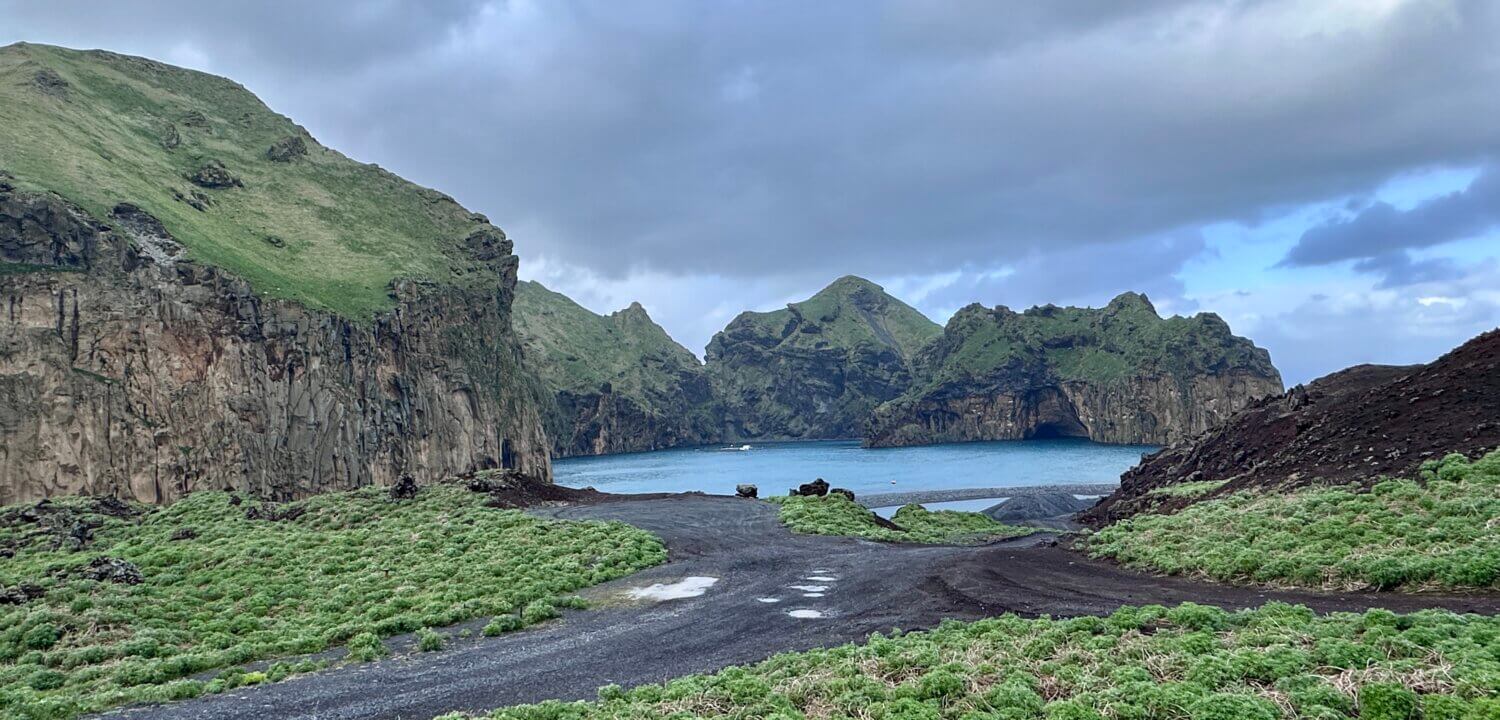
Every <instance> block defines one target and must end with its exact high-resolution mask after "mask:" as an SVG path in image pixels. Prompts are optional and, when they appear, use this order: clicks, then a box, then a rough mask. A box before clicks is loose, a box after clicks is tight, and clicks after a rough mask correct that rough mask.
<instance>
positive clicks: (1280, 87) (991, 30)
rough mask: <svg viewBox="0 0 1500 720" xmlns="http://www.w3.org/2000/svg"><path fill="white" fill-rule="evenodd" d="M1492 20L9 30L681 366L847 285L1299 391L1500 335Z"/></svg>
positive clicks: (1183, 10)
mask: <svg viewBox="0 0 1500 720" xmlns="http://www.w3.org/2000/svg"><path fill="white" fill-rule="evenodd" d="M1496 37H1500V3H1493V2H1487V1H1485V0H1475V1H1474V2H1466V1H1463V0H1322V1H1320V2H1292V1H1284V0H1264V1H1258V0H1215V1H1208V0H1202V1H1200V0H1142V1H1140V2H1131V3H1121V2H1116V1H1115V0H1071V1H1070V0H1052V1H1049V2H1037V3H1030V4H1023V3H1000V2H991V1H990V0H954V1H953V2H933V1H928V2H915V1H914V2H895V1H882V0H859V1H854V0H829V1H827V2H816V3H809V2H805V1H800V0H799V1H792V2H778V1H776V0H756V1H755V2H749V1H741V0H719V1H715V2H701V1H700V0H680V1H657V0H637V1H633V2H629V3H622V2H616V1H614V0H600V1H598V2H592V1H583V0H579V1H573V0H512V1H504V0H489V1H486V0H424V1H418V0H410V1H407V0H372V1H370V2H331V1H328V2H321V1H320V2H306V1H305V0H299V1H298V2H282V1H280V0H269V1H266V2H254V3H204V2H201V1H199V0H191V1H189V0H163V1H160V2H150V3H147V2H128V1H116V2H110V3H96V2H86V1H83V0H37V1H35V2H21V1H17V0H0V44H6V43H10V42H13V41H21V40H25V41H31V42H43V43H53V44H59V45H65V46H69V47H76V48H96V47H97V48H106V49H110V50H114V51H117V52H124V53H131V54H137V55H144V56H148V57H152V58H155V59H158V60H162V61H165V62H170V63H174V64H178V65H184V66H188V67H192V68H196V69H200V70H205V71H208V72H213V73H217V74H221V75H226V76H228V77H231V78H233V79H235V80H237V81H239V82H241V83H242V84H244V85H245V86H246V87H248V88H249V89H250V90H252V91H253V92H255V93H256V94H257V95H259V96H260V97H261V99H263V100H265V101H266V102H267V104H269V105H270V106H271V107H272V108H273V109H275V110H277V111H278V112H281V113H283V114H286V115H288V116H290V117H292V118H293V119H294V120H296V121H297V122H299V123H301V124H302V125H304V126H305V127H307V128H308V130H309V131H310V132H311V133H312V134H313V135H314V136H315V137H316V138H318V139H319V141H320V142H322V143H323V144H325V145H328V146H330V147H334V148H336V149H338V150H340V151H342V152H344V153H345V154H347V155H349V156H351V157H354V158H356V159H359V160H362V161H365V162H374V163H378V164H380V165H381V166H383V167H386V168H388V169H390V170H392V171H394V172H397V173H398V174H401V175H403V176H404V177H407V178H408V179H411V180H413V181H415V182H418V183H421V184H423V185H428V186H431V187H436V188H439V189H441V190H443V191H444V192H447V193H449V194H451V195H453V196H454V197H455V198H457V199H458V200H459V201H460V202H462V203H463V204H464V205H465V206H467V207H469V208H470V209H472V210H476V211H479V212H483V213H485V214H486V215H488V216H489V217H490V218H491V219H492V220H493V221H495V222H496V223H497V224H499V225H500V226H501V227H503V228H504V229H505V230H506V232H507V233H508V234H509V235H510V236H511V237H512V238H513V239H514V240H515V243H516V252H517V254H519V255H520V256H521V260H522V264H521V274H522V277H524V278H529V279H535V280H539V281H541V282H543V283H544V284H546V285H548V286H549V287H552V288H553V289H555V290H558V291H561V292H564V293H566V294H568V295H569V296H571V297H573V298H574V299H575V300H578V301H579V302H581V303H582V304H584V305H585V306H587V307H589V308H591V309H593V310H595V311H597V312H608V311H611V310H615V309H619V308H623V307H625V306H626V305H628V304H629V303H630V302H631V301H640V302H641V303H642V304H643V305H645V307H646V308H647V310H648V311H649V312H650V313H651V315H652V317H653V318H655V319H656V320H657V322H658V323H660V324H661V325H662V326H664V327H665V328H666V329H667V330H668V331H669V332H670V333H671V334H672V335H673V337H675V338H676V339H677V340H678V341H679V342H681V343H682V344H684V345H685V346H687V347H688V348H689V349H691V350H693V351H694V352H698V353H700V354H701V352H702V349H703V347H704V346H705V345H706V344H707V342H708V340H709V338H710V337H711V336H712V335H713V333H714V332H716V331H718V330H719V329H721V328H722V327H723V326H724V325H725V324H727V323H728V322H729V321H730V320H731V319H732V318H733V317H734V316H735V315H736V314H738V313H739V312H741V311H743V310H752V309H753V310H768V309H774V308H777V307H780V306H782V305H784V304H785V303H787V302H791V301H796V300H800V299H802V298H805V297H807V296H809V295H811V294H812V293H814V292H816V291H817V290H818V289H819V288H821V287H822V286H824V285H826V284H827V283H828V282H830V281H832V280H834V279H835V278H837V277H839V276H842V275H846V274H857V275H861V276H864V277H867V278H870V279H872V280H874V281H875V282H878V283H880V284H881V285H883V286H884V287H885V288H886V289H887V290H889V291H891V292H892V293H893V294H895V295H897V296H898V297H901V298H902V299H904V300H906V301H907V302H909V303H911V304H913V305H915V306H916V307H917V308H918V309H920V310H922V311H923V312H924V313H926V314H927V315H928V316H929V317H931V318H933V319H934V320H936V321H938V322H943V321H945V320H946V319H947V318H948V316H949V315H951V314H952V313H953V312H954V311H955V310H957V309H958V308H960V307H962V306H964V305H967V304H969V303H973V302H978V303H981V304H984V305H1007V306H1010V307H1012V308H1017V309H1019V308H1025V307H1029V306H1032V305H1036V304H1044V303H1056V304H1059V305H1064V304H1073V305H1095V306H1097V305H1102V304H1103V303H1105V302H1107V301H1108V300H1109V299H1110V298H1111V297H1113V296H1114V295H1116V294H1118V293H1120V292H1124V291H1127V290H1134V291H1140V292H1144V293H1146V294H1147V295H1148V296H1149V297H1150V298H1151V299H1152V301H1153V302H1154V303H1155V304H1156V306H1157V308H1158V310H1159V311H1161V312H1162V313H1164V314H1166V313H1177V314H1192V313H1196V312H1214V313H1218V314H1219V315H1220V316H1222V317H1223V318H1224V319H1225V320H1227V321H1228V322H1229V324H1230V326H1231V327H1232V328H1233V329H1234V331H1235V332H1236V333H1237V334H1240V335H1244V336H1246V337H1249V338H1251V339H1252V340H1254V341H1255V342H1256V343H1257V344H1259V345H1261V346H1262V347H1265V348H1267V349H1269V350H1270V352H1271V356H1272V360H1273V361H1274V362H1275V363H1276V365H1277V366H1278V367H1279V368H1280V369H1281V371H1282V374H1283V377H1284V379H1285V380H1286V382H1287V384H1288V385H1291V384H1295V383H1299V382H1305V381H1307V380H1310V379H1312V378H1315V377H1317V376H1320V375H1323V374H1326V373H1328V372H1332V371H1335V370H1338V369H1341V368H1343V367H1347V366H1349V365H1352V364H1357V363H1364V362H1380V363H1413V362H1425V361H1429V360H1431V359H1433V358H1435V357H1437V356H1438V355H1440V354H1442V353H1443V352H1444V351H1446V350H1448V349H1451V348H1452V347H1454V346H1455V345H1457V344H1459V343H1461V342H1463V341H1464V340H1466V339H1468V338H1470V337H1472V336H1474V335H1476V334H1478V333H1480V332H1482V331H1484V330H1487V329H1490V328H1494V327H1496V326H1497V325H1500V122H1496V118H1500V92H1497V91H1496V88H1500V42H1496V41H1495V38H1496Z"/></svg>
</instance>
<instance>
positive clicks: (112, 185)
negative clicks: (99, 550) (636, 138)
mask: <svg viewBox="0 0 1500 720" xmlns="http://www.w3.org/2000/svg"><path fill="white" fill-rule="evenodd" d="M0 170H4V171H6V173H5V175H4V176H0V297H3V298H4V301H5V306H4V308H3V317H0V503H11V502H17V501H24V500H30V499H34V498H38V497H45V496H50V495H57V494H64V493H93V494H114V495H120V496H124V497H130V498H135V499H138V500H143V501H147V502H167V501H170V500H173V499H176V498H178V497H181V496H182V495H183V494H185V493H187V492H191V491H193V490H197V489H203V488H233V489H241V490H247V491H251V492H254V493H256V494H259V495H263V496H267V497H272V498H277V499H288V498H295V497H301V496H305V495H308V494H311V493H315V492H320V491H324V490H330V489H345V488H351V487H356V486H360V485H366V484H371V483H388V482H390V481H392V480H393V479H394V478H396V477H397V476H399V475H400V474H401V473H404V472H412V473H414V474H417V475H419V476H429V477H430V476H436V475H442V474H448V473H455V472H462V471H464V470H469V469H478V468H487V467H499V466H508V467H513V468H516V469H518V470H520V471H522V472H525V473H528V474H531V475H536V476H540V477H549V476H550V465H549V461H548V457H547V441H546V437H545V433H544V431H543V429H542V425H541V420H540V416H539V413H538V410H537V404H536V395H537V393H536V383H535V381H534V380H532V379H530V378H528V377H527V376H526V375H525V374H524V373H523V372H522V370H521V366H520V350H519V344H518V343H517V341H516V338H515V335H514V332H513V331H512V329H511V303H512V297H513V293H514V286H515V271H516V258H515V256H514V255H512V254H511V243H510V241H509V240H508V239H506V238H505V235H504V233H502V232H501V231H500V230H499V229H498V228H495V227H494V226H492V225H490V224H489V222H488V221H487V220H486V219H485V218H483V217H482V216H479V215H474V214H472V213H469V212H468V211H466V210H464V209H463V208H462V207H460V206H459V205H458V204H457V203H455V202H454V201H453V200H452V199H451V198H449V197H447V196H445V195H443V194H441V193H438V192H435V191H432V190H426V189H423V188H420V187H417V186H415V185H412V184H410V183H408V182H406V181H404V180H401V179H400V178H398V177H396V176H394V175H391V174H390V173H387V172H385V171H383V170H381V169H379V168H377V167H375V166H371V165H363V164H360V163H356V162H354V161H351V160H349V159H348V158H345V157H344V156H342V155H340V154H338V153H336V152H334V151H332V150H329V149H327V148H324V147H322V146H321V145H319V144H318V143H317V142H316V141H315V140H313V139H312V138H311V137H310V136H308V135H307V134H306V132H305V131H303V130H302V129H301V128H299V127H297V126H296V125H294V124H293V123H292V122H291V121H290V120H288V119H286V118H284V117H282V116H280V115H277V114H275V113H274V112H272V111H270V110H269V109H268V108H266V107H265V106H264V105H263V104H261V103H260V101H259V100H257V99H256V98H255V97H254V96H253V95H251V94H250V93H249V92H248V91H246V90H245V89H244V88H242V87H240V86H239V85H236V84H235V83H233V82H230V81H228V80H224V79H222V78H218V77H214V76H211V75H206V74H203V73H197V72H193V71H188V70H183V69H180V68H174V67H171V66H168V65H164V64H161V63H156V62H153V61H150V60H144V59H140V58H133V57H125V56H121V55H115V54H112V53H103V52H77V51H70V50H63V49H59V48H52V47H46V46H37V45H12V46H9V47H6V48H0Z"/></svg>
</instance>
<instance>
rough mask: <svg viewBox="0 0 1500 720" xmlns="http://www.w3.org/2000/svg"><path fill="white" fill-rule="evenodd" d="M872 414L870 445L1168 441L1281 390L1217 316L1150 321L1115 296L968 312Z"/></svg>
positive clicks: (1254, 351) (1277, 378)
mask: <svg viewBox="0 0 1500 720" xmlns="http://www.w3.org/2000/svg"><path fill="white" fill-rule="evenodd" d="M912 375H913V380H912V382H911V383H910V385H909V387H908V388H907V389H906V391H905V392H904V393H903V394H902V395H901V396H900V397H899V398H896V399H894V400H892V401H891V402H888V403H886V404H885V405H883V406H881V407H880V408H879V409H878V410H877V411H876V412H875V414H874V418H873V420H872V421H871V423H870V432H869V434H868V435H867V436H866V438H865V439H866V443H867V444H868V445H871V446H876V447H888V446H899V445H917V444H926V443H933V442H968V441H975V440H1009V439H1020V438H1030V437H1048V436H1051V435H1063V436H1073V437H1088V438H1090V439H1093V440H1095V441H1098V442H1110V443H1146V444H1169V443H1172V442H1176V441H1177V440H1180V439H1183V438H1186V437H1191V436H1193V435H1195V434H1197V433H1200V432H1203V431H1204V430H1206V429H1207V428H1209V427H1212V426H1213V425H1214V424H1216V423H1218V422H1219V421H1221V420H1222V419H1224V418H1225V417H1228V416H1229V415H1230V414H1232V413H1233V412H1234V411H1236V410H1238V409H1239V408H1242V407H1244V406H1245V405H1247V404H1249V403H1250V402H1251V401H1253V400H1255V399H1257V398H1260V397H1264V396H1267V395H1270V394H1275V393H1280V392H1281V375H1280V374H1279V373H1278V372H1277V371H1276V368H1275V367H1274V366H1273V365H1272V364H1271V356H1270V354H1269V353H1267V352H1266V351H1265V350H1263V349H1261V348H1258V347H1256V346H1255V345H1254V344H1253V343H1251V342H1250V341H1249V340H1247V339H1245V338H1242V337H1238V336H1236V335H1234V334H1233V333H1232V332H1230V329H1229V325H1228V324H1226V323H1225V322H1224V321H1223V320H1222V319H1220V318H1219V317H1218V316H1217V315H1214V314H1212V313H1202V314H1199V315H1195V316H1193V317H1181V316H1172V317H1161V316H1160V315H1158V314H1157V312H1156V308H1155V307H1153V306H1152V305H1151V302H1150V301H1149V300H1147V299H1146V297H1145V296H1144V295H1141V294H1139V293H1133V292H1127V293H1123V294H1121V295H1119V296H1118V297H1116V298H1114V299H1113V300H1111V301H1110V302H1109V304H1108V305H1106V306H1105V307H1102V308H1082V307H1058V306H1056V305H1043V306H1040V307H1033V308H1031V309H1029V310H1026V311H1025V312H1019V313H1018V312H1015V311H1013V310H1011V309H1009V308H1006V307H1004V306H997V307H994V308H986V307H983V306H981V305H978V304H973V305H969V306H967V307H965V308H963V309H961V310H959V311H958V312H957V313H955V314H954V315H953V317H952V318H950V319H949V320H948V325H947V326H946V327H945V328H944V329H943V334H942V336H941V337H940V338H938V339H936V340H934V341H933V342H931V343H929V344H928V345H926V346H925V347H924V348H923V349H922V351H921V352H920V353H919V354H918V355H917V356H916V358H915V362H914V363H913V370H912Z"/></svg>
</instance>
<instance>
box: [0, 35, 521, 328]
mask: <svg viewBox="0 0 1500 720" xmlns="http://www.w3.org/2000/svg"><path fill="white" fill-rule="evenodd" d="M0 128H3V131H0V170H7V171H10V172H11V173H13V174H14V175H15V176H16V184H17V185H18V186H19V187H22V188H27V189H32V190H46V191H52V192H56V193H58V194H59V195H62V196H63V197H65V198H67V199H68V200H71V201H72V202H74V203H77V204H78V205H80V206H82V207H83V208H84V209H85V210H87V211H88V212H89V213H90V214H92V215H94V216H95V217H97V218H100V219H101V220H107V219H108V218H109V216H110V211H111V209H112V208H113V207H114V206H115V205H116V204H118V203H122V202H128V203H133V204H135V205H137V206H140V207H141V208H143V209H145V210H146V211H147V212H149V213H151V214H152V215H154V216H156V217H157V218H158V219H160V220H161V222H162V224H163V225H164V226H165V227H166V228H167V230H168V231H170V232H171V233H172V234H173V235H174V236H175V237H176V238H177V239H178V240H179V241H181V242H182V243H183V244H184V245H186V247H187V250H188V254H189V255H190V256H191V257H193V258H196V259H198V260H200V261H202V262H205V263H208V264H212V265H216V266H218V267H222V268H224V269H226V270H228V271H230V272H232V273H234V274H236V275H239V276H241V277H243V278H245V279H247V280H249V281H250V283H251V285H252V286H253V287H254V288H255V289H256V290H257V291H258V292H262V293H265V294H267V295H269V296H272V297H277V298H285V299H289V300H294V301H297V302H300V303H303V304H305V305H308V306H310V307H313V308H318V309H325V310H331V311H334V312H338V313H340V314H342V315H344V316H346V317H351V318H365V317H368V316H370V315H371V314H373V313H375V312H377V311H379V310H381V309H384V308H387V307H389V306H390V305H391V302H392V301H391V299H390V298H389V297H388V294H387V289H388V285H389V282H390V281H391V279H393V278H397V277H411V278H422V279H426V280H431V281H434V282H438V283H464V282H486V283H489V284H491V285H492V284H493V283H494V273H493V272H487V271H485V270H483V269H482V268H480V267H479V266H478V265H476V263H475V262H474V261H473V260H472V259H470V257H469V255H468V253H467V251H466V247H465V244H464V240H465V238H466V237H467V236H468V235H469V234H470V233H471V232H472V231H473V230H474V229H475V227H476V222H475V221H474V220H473V219H471V217H470V215H469V213H468V212H467V211H465V210H464V209H463V208H461V207H459V206H458V204H457V203H455V202H453V201H452V200H451V199H449V198H447V197H446V196H444V195H442V194H441V193H438V192H435V191H432V190H427V189H424V188H421V187H418V186H416V185H413V184H412V183H409V182H407V181H405V180H402V179H401V178H399V177H396V176H395V175H392V174H391V173H389V172H386V171H385V170H382V169H380V168H378V167H376V166H374V165H366V164H362V163H358V162H355V161H353V160H350V159H349V158H347V157H344V156H343V155H340V154H339V153H337V152H335V151H333V150H330V149H328V148H325V147H323V146H321V145H319V144H318V143H317V142H316V141H314V140H313V139H312V138H311V137H309V136H308V135H307V133H306V132H305V131H304V130H302V128H300V127H298V126H297V125H295V124H294V123H293V122H292V121H291V120H289V119H287V118H286V117H283V116H281V115H278V114H276V113H275V112H273V111H271V110H270V109H269V108H267V107H266V106H265V105H264V104H263V103H261V101H260V100H259V99H257V98H256V97H255V96H254V95H253V94H251V93H250V92H249V91H247V90H246V89H245V88H244V87H241V86H240V85H238V84H236V83H234V82H232V81H229V80H226V79H224V78H220V77H216V76H213V75H208V74H205V73H200V72H195V71H191V70H185V69H181V68H176V67H172V66H169V65H165V64H162V63H157V62H153V61H150V60H145V59H141V58H134V57H127V56H123V55H117V54H114V53H106V52H98V51H87V52H81V51H75V50H66V49H63V48H56V47H50V46H45V45H31V44H16V45H11V46H8V47H4V48H0ZM288 138H297V139H300V140H301V141H302V145H301V147H302V148H304V149H305V150H306V153H305V154H301V155H298V154H295V153H292V154H291V155H290V156H283V157H285V158H286V160H287V161H285V162H277V161H273V160H272V159H271V158H270V157H268V152H269V151H271V149H272V147H273V145H276V144H277V143H285V142H287V139H288ZM286 147H287V146H286V145H283V146H282V149H283V150H285V149H286ZM293 147H294V148H295V143H293ZM214 162H217V163H221V164H222V165H223V167H224V168H225V170H227V172H228V173H229V174H230V175H231V176H233V177H234V178H236V179H237V180H238V181H239V182H240V183H242V186H239V187H235V186H226V187H220V188H204V187H200V186H199V185H196V184H194V183H193V182H191V181H190V180H189V179H188V176H191V175H193V174H195V173H197V172H198V171H199V170H200V169H202V168H203V167H204V166H206V165H209V164H211V163H214ZM194 193H197V196H196V197H195V195H194ZM195 205H197V206H201V209H200V207H195Z"/></svg>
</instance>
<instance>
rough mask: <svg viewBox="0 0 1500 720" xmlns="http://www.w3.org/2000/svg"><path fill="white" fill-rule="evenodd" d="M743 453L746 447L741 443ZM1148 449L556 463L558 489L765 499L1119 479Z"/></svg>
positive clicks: (666, 454)
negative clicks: (754, 491) (809, 492)
mask: <svg viewBox="0 0 1500 720" xmlns="http://www.w3.org/2000/svg"><path fill="white" fill-rule="evenodd" d="M736 447H738V446H736ZM1153 450H1155V448H1154V447H1151V446H1146V445H1101V444H1098V443H1092V442H1088V441H1086V440H1073V439H1052V440H1013V441H1002V442H978V443H962V444H949V445H926V446H921V447H909V448H889V449H880V450H869V449H865V448H861V447H860V446H859V442H858V441H854V440H826V441H809V442H784V443H751V445H750V449H749V450H738V449H726V447H704V448H680V449H674V450H658V451H655V452H644V453H628V454H623V455H605V456H600V457H580V458H566V459H562V460H558V461H557V462H556V464H555V467H554V471H555V474H556V479H557V482H558V483H559V484H562V485H567V486H570V487H586V486H592V487H594V488H596V489H598V490H602V491H605V492H613V493H651V492H687V491H694V490H696V491H702V492H707V493H714V494H731V493H733V492H734V487H735V485H736V484H738V483H751V484H754V485H756V486H758V487H759V488H760V492H761V495H762V496H769V495H784V494H786V491H787V489H788V488H790V487H794V486H796V485H798V484H800V483H804V482H808V481H810V480H812V479H813V478H819V477H821V478H823V479H825V480H827V481H828V482H829V483H831V484H833V485H834V486H835V487H845V488H849V489H850V490H853V491H854V492H855V493H857V494H861V495H864V494H870V493H881V492H896V491H902V492H905V491H915V490H952V489H961V488H977V487H1018V486H1024V485H1068V484H1087V483H1113V482H1117V481H1118V480H1119V479H1120V473H1122V472H1124V471H1125V470H1127V469H1129V468H1130V467H1131V466H1133V465H1135V464H1136V462H1138V461H1139V460H1140V458H1141V456H1142V455H1143V454H1145V453H1148V452H1151V451H1153Z"/></svg>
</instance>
